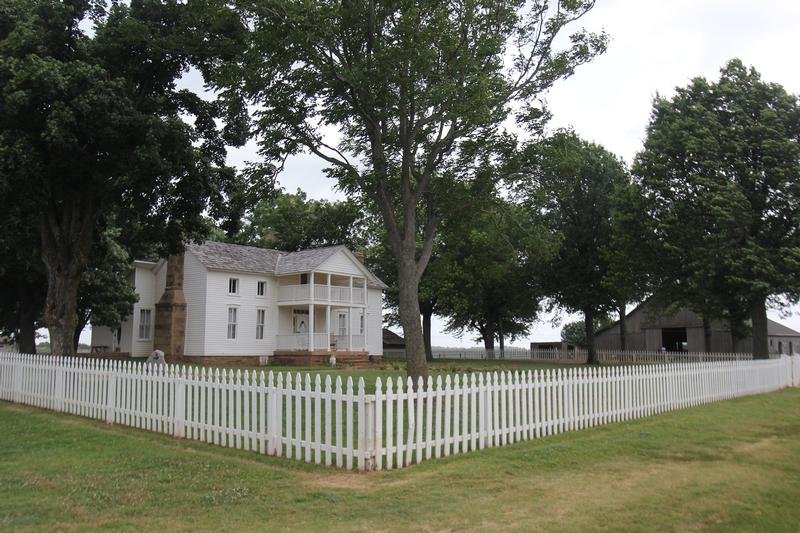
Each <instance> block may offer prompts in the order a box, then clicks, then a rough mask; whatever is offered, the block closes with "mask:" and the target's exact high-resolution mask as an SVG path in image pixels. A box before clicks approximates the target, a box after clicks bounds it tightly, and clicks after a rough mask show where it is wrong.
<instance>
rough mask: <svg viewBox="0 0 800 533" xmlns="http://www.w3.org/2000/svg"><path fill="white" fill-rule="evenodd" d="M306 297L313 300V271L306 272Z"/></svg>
mask: <svg viewBox="0 0 800 533" xmlns="http://www.w3.org/2000/svg"><path fill="white" fill-rule="evenodd" d="M308 299H309V301H314V271H313V270H312V271H311V272H309V273H308Z"/></svg>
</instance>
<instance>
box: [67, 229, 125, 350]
mask: <svg viewBox="0 0 800 533" xmlns="http://www.w3.org/2000/svg"><path fill="white" fill-rule="evenodd" d="M119 233H120V231H119V230H117V229H114V228H110V229H108V230H106V232H105V233H104V234H103V235H101V236H100V238H99V239H98V242H96V243H95V245H94V248H93V250H92V259H91V260H90V261H89V264H88V267H87V269H86V271H85V272H84V273H83V275H82V276H81V282H80V287H79V289H78V328H76V333H75V338H76V340H77V338H78V337H79V336H80V332H81V331H82V330H83V328H84V327H85V326H86V324H87V323H89V322H90V321H91V323H92V326H106V327H109V328H117V327H118V326H119V325H120V324H121V323H122V322H123V321H124V320H125V319H126V318H127V317H129V316H130V314H131V312H132V310H133V304H135V303H136V302H137V301H138V296H137V295H136V293H135V292H133V288H134V287H133V283H132V281H133V280H132V277H133V268H132V266H131V261H132V260H131V257H130V256H129V255H128V254H127V253H126V252H125V250H124V249H123V248H122V246H120V244H119V242H117V238H118V236H119Z"/></svg>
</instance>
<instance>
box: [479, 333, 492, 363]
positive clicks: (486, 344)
mask: <svg viewBox="0 0 800 533" xmlns="http://www.w3.org/2000/svg"><path fill="white" fill-rule="evenodd" d="M478 331H479V332H480V334H481V339H483V351H484V353H485V354H486V358H487V359H494V329H492V327H491V326H489V324H486V325H484V326H480V325H479V326H478Z"/></svg>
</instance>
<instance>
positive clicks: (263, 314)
mask: <svg viewBox="0 0 800 533" xmlns="http://www.w3.org/2000/svg"><path fill="white" fill-rule="evenodd" d="M266 321H267V310H266V309H256V339H258V340H261V339H263V338H264V323H265V322H266Z"/></svg>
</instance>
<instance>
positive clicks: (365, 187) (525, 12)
mask: <svg viewBox="0 0 800 533" xmlns="http://www.w3.org/2000/svg"><path fill="white" fill-rule="evenodd" d="M228 5H231V6H232V8H233V9H235V10H238V12H239V13H241V16H242V19H243V20H246V21H247V28H248V30H249V32H250V39H249V43H248V44H249V46H248V47H247V49H246V52H245V54H244V56H243V57H242V58H241V60H240V61H239V62H238V65H237V66H238V67H239V68H238V69H237V68H234V67H233V66H231V67H230V68H227V69H226V71H225V72H224V75H222V76H219V77H218V78H217V80H216V81H217V84H218V87H220V88H225V89H230V88H231V87H234V88H236V89H237V90H241V91H242V93H243V94H244V95H245V96H246V98H247V99H248V100H249V101H250V102H251V103H252V104H255V105H257V106H258V111H257V113H256V131H257V133H258V136H259V145H260V147H261V153H262V154H263V155H264V157H265V158H266V163H267V165H266V166H265V167H262V169H266V170H267V171H269V170H270V169H272V168H280V167H281V163H282V161H284V158H285V157H286V154H293V153H298V152H300V151H304V150H306V151H309V152H311V153H313V154H316V155H317V156H318V157H320V158H322V159H323V160H324V161H326V162H327V163H328V164H329V165H330V168H329V169H328V173H329V175H331V176H333V177H336V178H337V179H338V183H339V186H340V187H341V188H342V190H344V191H346V192H349V193H356V194H360V195H363V196H364V197H366V198H368V199H369V200H370V201H372V202H374V203H375V205H376V206H377V207H378V209H379V212H380V215H381V218H382V220H383V223H384V225H385V227H386V231H387V241H388V244H389V249H390V251H391V253H392V255H393V257H394V258H395V262H396V267H397V272H398V280H399V290H400V297H399V309H400V320H401V323H402V325H403V331H404V335H405V339H406V347H407V351H406V354H407V359H408V368H409V373H410V374H411V375H412V376H414V377H416V376H423V375H426V374H427V366H426V364H425V358H424V350H423V342H422V332H421V325H420V314H419V301H418V286H419V282H420V279H421V278H422V276H423V274H424V272H425V269H426V267H427V265H428V262H429V260H430V257H431V254H432V253H433V247H434V242H435V239H436V234H437V229H438V224H439V222H440V220H441V218H442V216H443V213H442V212H441V209H440V202H441V199H442V197H443V196H446V195H447V194H448V192H449V191H450V189H451V184H452V182H453V180H457V179H458V178H459V176H460V173H459V172H458V169H457V168H454V165H453V163H454V162H455V159H456V157H455V156H456V155H457V153H458V151H459V147H460V145H461V143H462V142H463V141H464V140H466V139H469V138H471V137H476V138H477V137H482V138H486V137H490V136H491V135H493V134H494V131H495V130H496V129H497V128H499V127H500V125H501V124H502V123H503V122H504V121H505V119H506V118H507V117H508V115H509V106H510V104H511V103H512V102H518V103H520V105H519V106H518V107H519V109H520V113H519V118H520V119H523V120H533V121H537V120H538V119H540V118H541V117H542V114H543V113H542V110H541V108H540V107H538V106H537V105H536V104H537V103H538V102H537V101H536V99H535V98H536V97H537V96H538V95H540V94H541V93H542V92H543V91H546V90H547V89H548V88H549V87H551V86H552V85H553V83H555V82H556V81H557V80H559V79H561V78H564V77H567V76H569V75H570V74H572V72H573V71H574V69H575V68H576V67H577V66H579V65H581V64H583V63H585V62H587V61H589V60H591V59H592V58H593V57H594V56H595V55H596V54H598V53H600V52H602V51H603V50H604V49H605V46H606V37H605V35H602V34H601V35H596V34H592V33H589V32H586V31H582V30H576V31H574V32H573V33H572V34H571V35H570V36H569V39H567V40H565V41H564V44H565V46H564V47H563V48H561V47H559V44H557V43H559V42H560V41H558V40H557V37H558V36H559V35H560V34H561V32H562V30H563V29H564V28H565V27H567V26H569V25H570V24H572V23H573V22H575V21H577V20H578V19H580V18H581V17H582V16H583V15H585V14H586V13H587V12H588V11H589V10H591V8H592V7H593V5H594V2H593V1H577V2H575V1H562V0H559V1H557V2H553V3H550V2H547V1H545V0H533V1H527V2H524V1H521V0H513V1H497V0H492V1H477V2H473V1H469V2H463V1H456V2H439V1H433V0H421V1H420V0H414V1H410V0H403V1H400V2H369V3H351V2H344V3H342V2H338V1H331V0H315V1H311V2H308V1H299V0H296V1H295V0H291V1H287V0H266V1H265V0H257V1H256V0H235V1H233V2H230V3H229V4H228Z"/></svg>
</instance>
